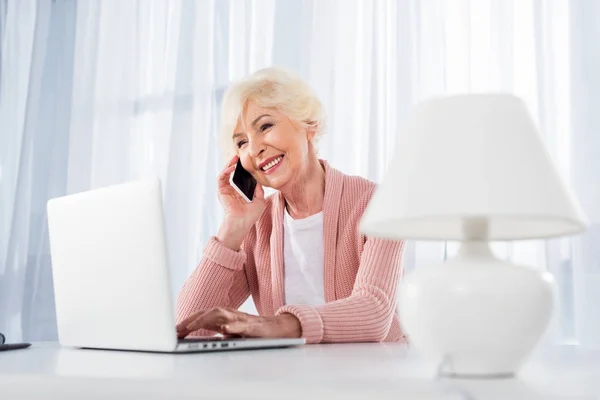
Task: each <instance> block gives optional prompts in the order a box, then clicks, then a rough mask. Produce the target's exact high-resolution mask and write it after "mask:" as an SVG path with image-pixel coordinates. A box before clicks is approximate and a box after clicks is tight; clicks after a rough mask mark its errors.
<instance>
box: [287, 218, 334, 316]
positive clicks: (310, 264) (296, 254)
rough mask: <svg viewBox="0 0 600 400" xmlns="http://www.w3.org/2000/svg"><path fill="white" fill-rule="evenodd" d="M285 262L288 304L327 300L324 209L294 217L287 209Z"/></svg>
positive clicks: (315, 302) (311, 303) (313, 303)
mask: <svg viewBox="0 0 600 400" xmlns="http://www.w3.org/2000/svg"><path fill="white" fill-rule="evenodd" d="M284 214H285V216H284V223H283V262H284V271H285V272H284V275H285V303H286V304H308V305H313V306H315V305H321V304H325V289H324V285H323V212H320V213H318V214H315V215H311V216H310V217H308V218H303V219H293V218H292V217H291V215H290V214H289V213H288V212H287V210H285V211H284Z"/></svg>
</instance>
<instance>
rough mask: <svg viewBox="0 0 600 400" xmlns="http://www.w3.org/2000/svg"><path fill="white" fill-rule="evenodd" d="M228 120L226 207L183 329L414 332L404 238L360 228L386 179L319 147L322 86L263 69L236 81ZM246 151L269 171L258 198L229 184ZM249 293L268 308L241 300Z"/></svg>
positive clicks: (258, 174)
mask: <svg viewBox="0 0 600 400" xmlns="http://www.w3.org/2000/svg"><path fill="white" fill-rule="evenodd" d="M222 126H223V135H224V136H225V140H226V146H228V147H229V149H231V150H232V153H233V154H235V155H234V156H233V158H231V160H230V161H229V162H228V164H227V167H226V168H225V169H224V170H223V171H222V173H221V174H220V175H219V177H218V186H219V199H220V202H221V204H222V205H223V208H224V210H225V218H224V220H223V223H222V224H221V227H220V229H219V232H218V234H217V235H216V236H214V237H212V238H211V239H210V241H209V242H208V244H207V245H206V248H205V249H204V255H203V258H202V260H201V262H200V264H199V265H198V267H197V268H196V270H195V271H194V272H193V274H192V275H191V276H190V277H189V278H188V280H187V281H186V282H185V284H184V286H183V288H182V290H181V292H180V294H179V296H178V300H177V321H178V324H177V332H178V336H179V337H185V336H188V335H192V336H206V335H210V334H215V333H222V334H225V335H240V336H243V337H265V338H297V337H303V338H305V339H306V341H307V343H321V342H323V343H324V342H366V341H369V342H381V341H400V340H403V339H404V335H403V333H402V330H401V327H400V323H399V320H398V315H397V313H396V290H397V287H398V283H399V280H400V277H401V275H402V269H401V255H402V248H403V242H397V241H389V240H382V239H377V238H371V237H365V236H363V235H362V234H361V233H360V232H359V229H358V226H359V221H360V218H361V216H362V215H363V212H364V211H365V208H366V206H367V203H368V202H369V200H370V198H371V196H372V195H373V191H374V189H375V184H374V183H373V182H370V181H368V180H366V179H363V178H360V177H356V176H348V175H345V174H343V173H342V172H340V171H338V170H336V169H334V168H333V167H331V166H330V165H329V164H328V163H327V162H326V161H324V160H320V159H319V158H318V156H317V147H316V145H317V140H318V138H319V136H320V135H321V134H322V133H323V132H324V129H325V113H324V109H323V105H322V104H321V102H320V101H319V99H318V98H317V96H316V95H315V93H314V92H313V90H312V89H311V88H310V87H309V86H308V85H307V84H306V83H304V82H303V81H301V80H300V79H299V78H298V77H296V76H295V75H293V74H291V73H289V72H287V71H284V70H281V69H277V68H267V69H263V70H260V71H258V72H256V73H254V74H253V75H251V76H249V77H247V78H246V79H244V80H242V81H240V82H238V83H236V84H235V85H233V86H232V87H230V88H229V90H228V91H227V93H226V94H225V98H224V101H223V121H222ZM238 159H239V160H241V163H242V166H243V167H244V169H246V170H247V171H248V172H249V173H250V174H251V175H252V176H253V177H254V178H256V180H257V181H258V185H257V186H256V191H255V196H254V199H253V201H252V202H251V203H247V202H246V201H244V200H243V199H242V198H241V196H240V195H239V194H238V193H237V192H236V191H235V190H234V189H233V188H232V187H231V186H230V184H229V176H230V174H231V173H232V172H233V171H234V169H235V165H236V163H237V161H238ZM263 186H264V187H270V188H273V189H275V190H276V192H275V193H274V194H273V195H271V196H269V197H267V198H265V196H264V192H263V188H262V187H263ZM249 295H252V298H253V300H254V304H255V305H256V309H257V310H258V313H259V315H258V316H255V315H249V314H246V313H243V312H240V311H238V310H237V308H238V307H239V306H240V305H242V304H243V303H244V301H245V300H246V299H247V298H248V296H249Z"/></svg>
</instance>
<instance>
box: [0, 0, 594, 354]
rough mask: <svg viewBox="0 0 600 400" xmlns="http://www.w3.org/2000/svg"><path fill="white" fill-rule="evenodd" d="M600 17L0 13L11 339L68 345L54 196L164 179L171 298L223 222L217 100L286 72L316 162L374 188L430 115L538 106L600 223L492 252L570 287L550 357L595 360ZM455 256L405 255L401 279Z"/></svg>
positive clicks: (135, 4) (4, 298)
mask: <svg viewBox="0 0 600 400" xmlns="http://www.w3.org/2000/svg"><path fill="white" fill-rule="evenodd" d="M3 2H4V4H5V5H4V8H3V7H2V4H3ZM2 10H4V13H5V15H6V18H5V19H3V17H2ZM599 17H600V4H598V3H597V2H596V1H594V0H581V1H578V2H569V1H568V0H546V1H543V0H477V1H474V0H378V1H363V0H337V1H335V0H318V1H317V0H300V1H295V0H278V1H275V0H229V1H221V0H198V1H196V0H139V1H133V0H132V1H123V2H116V1H114V2H113V1H104V2H100V1H86V0H80V1H78V2H70V1H66V0H56V1H54V2H50V0H48V1H43V0H39V1H37V2H36V1H32V0H0V34H2V36H1V38H2V41H1V43H2V46H1V47H0V50H1V51H0V54H1V55H2V64H1V68H0V71H1V74H2V75H1V76H2V79H1V80H0V88H1V93H2V98H1V99H2V102H1V103H0V104H1V106H2V108H1V110H0V129H1V132H2V133H1V136H0V155H1V157H2V158H0V168H1V169H0V193H1V195H2V205H1V208H0V211H1V214H0V217H1V219H0V274H2V275H0V289H1V291H0V331H7V332H8V334H9V336H10V335H12V336H13V338H15V340H18V339H20V338H24V339H26V340H34V339H54V338H55V337H56V327H55V322H54V320H53V313H54V305H53V300H52V282H51V274H50V264H49V259H48V254H47V253H48V248H47V237H46V236H47V233H46V225H45V216H44V210H43V208H44V204H45V201H46V200H47V198H48V197H52V196H56V195H60V194H64V193H74V192H78V191H81V190H86V189H89V188H95V187H101V186H105V185H109V184H112V183H120V182H125V181H129V180H133V179H136V178H140V177H143V176H147V175H158V176H159V177H160V178H161V180H162V182H163V190H164V198H165V217H166V222H167V232H168V237H169V249H170V261H171V269H172V287H173V292H174V294H175V293H176V291H177V290H178V289H179V287H180V286H181V284H182V282H183V280H184V279H185V278H186V277H187V275H188V274H189V273H190V272H191V271H192V270H193V269H194V268H195V266H196V264H197V262H198V261H199V258H200V257H201V253H202V249H203V247H204V243H206V241H207V240H208V238H209V236H210V235H212V234H214V233H215V232H216V231H217V228H218V225H219V222H220V219H221V216H222V214H221V209H220V205H219V203H218V201H217V198H216V184H215V178H216V176H217V174H218V173H219V171H220V170H221V168H222V167H223V164H224V160H222V159H221V156H220V152H219V151H218V148H217V137H216V133H217V128H218V123H219V121H218V113H219V107H220V100H221V97H222V93H223V91H224V90H225V89H226V87H227V86H228V85H229V84H230V83H231V82H232V81H233V80H235V79H238V78H241V77H243V76H245V75H247V74H249V73H251V72H252V71H255V70H256V69H258V68H262V67H266V66H270V65H279V66H282V67H285V68H289V69H291V70H294V71H296V72H297V73H299V74H300V75H301V76H302V77H303V78H304V79H306V80H307V81H308V82H310V83H311V85H312V86H313V87H314V88H315V89H316V91H317V92H318V94H319V95H320V97H321V99H322V100H323V102H324V103H325V105H326V107H327V110H328V114H329V130H328V132H327V133H326V134H325V136H324V137H323V140H322V141H321V143H320V155H321V156H322V157H323V158H326V159H327V160H329V162H330V163H331V164H333V165H334V166H335V167H337V168H338V169H340V170H342V171H344V172H346V173H349V174H358V175H362V176H365V177H368V178H370V179H372V180H374V181H379V180H380V179H381V177H382V175H383V173H384V172H385V168H386V165H387V162H388V160H389V158H390V156H391V154H390V151H391V149H393V146H394V143H395V138H396V136H397V135H398V134H402V127H403V124H404V122H405V121H406V116H407V113H408V112H409V110H410V107H411V105H412V104H414V103H415V102H416V101H419V100H422V99H425V98H428V97H430V96H436V95H442V94H447V93H466V92H480V91H505V92H512V93H515V94H517V95H519V96H521V97H522V98H524V99H525V101H526V102H527V104H528V105H529V107H530V110H531V112H532V114H533V115H534V118H535V119H536V121H537V123H538V125H539V127H540V128H541V130H542V132H543V134H544V137H545V139H546V143H547V146H548V148H549V150H550V151H551V153H552V154H553V156H554V158H555V160H556V162H557V163H558V165H559V166H560V169H561V171H562V172H563V174H564V176H565V178H566V179H567V180H568V182H569V183H570V184H571V185H572V187H573V188H574V189H575V190H576V192H577V194H578V195H579V198H580V200H581V202H582V205H583V206H584V210H585V212H586V213H587V215H588V216H589V218H590V219H591V220H592V222H593V223H594V225H593V226H592V227H591V229H590V230H589V231H588V233H586V234H585V235H581V236H578V237H573V238H557V239H553V240H549V241H528V242H515V243H496V244H494V248H495V251H496V252H497V254H498V255H499V256H501V257H504V258H508V259H512V260H515V261H517V262H522V263H526V264H530V265H535V266H537V267H538V268H544V269H548V270H549V271H551V272H552V273H553V274H554V275H555V276H556V278H557V281H558V283H559V288H560V293H559V300H560V301H559V305H558V307H557V310H556V313H555V319H554V322H553V325H552V327H551V329H550V330H549V332H548V335H547V337H546V341H547V343H577V344H581V345H584V346H591V347H594V346H595V347H600V318H599V316H600V250H598V247H599V246H598V244H599V243H600V227H599V223H600V187H599V186H598V185H597V184H596V185H594V183H596V182H598V181H600V133H599V132H600V129H597V128H599V127H600V115H598V113H595V112H594V111H595V109H594V104H597V103H598V102H599V101H600V77H598V76H597V75H594V73H595V71H597V70H598V67H600V65H599V64H600V48H598V46H597V45H596V38H597V37H600V36H599V34H600V32H599V31H600V28H598V27H597V24H596V23H595V21H596V20H597V19H598V18H599ZM3 21H5V22H3ZM44 30H46V31H47V32H46V33H45V34H44ZM23 46H29V47H23ZM25 48H28V49H35V51H23V49H25ZM16 49H19V50H18V51H17V50H16ZM42 146H44V147H42ZM36 152H37V153H36ZM36 177H37V178H36ZM5 199H6V200H8V201H5ZM455 251H456V244H454V243H443V242H440V243H437V242H436V243H431V242H411V243H410V244H409V246H408V248H407V252H406V255H405V266H406V268H407V269H411V268H415V267H418V266H419V265H426V264H427V263H430V262H435V261H439V260H441V259H443V258H445V257H450V256H452V254H453V253H454V252H455ZM244 309H246V310H250V311H251V310H252V309H253V308H252V304H251V302H247V304H245V305H244Z"/></svg>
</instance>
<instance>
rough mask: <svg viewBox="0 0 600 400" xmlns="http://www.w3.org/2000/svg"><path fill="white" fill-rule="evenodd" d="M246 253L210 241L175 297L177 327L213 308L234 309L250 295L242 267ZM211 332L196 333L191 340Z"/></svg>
mask: <svg viewBox="0 0 600 400" xmlns="http://www.w3.org/2000/svg"><path fill="white" fill-rule="evenodd" d="M246 262H247V255H246V252H245V251H244V250H243V249H241V250H240V251H237V252H236V251H233V250H231V249H229V248H227V247H225V246H223V245H222V244H221V243H220V242H219V241H218V240H217V239H216V238H215V237H212V238H211V239H210V240H209V242H208V243H207V245H206V247H205V248H204V254H203V257H202V260H201V261H200V264H199V265H198V266H197V267H196V270H195V271H194V272H193V273H192V275H190V277H189V278H188V279H187V280H186V282H185V283H184V285H183V287H182V289H181V291H180V292H179V295H178V297H177V323H179V322H180V321H182V320H184V319H185V318H187V317H188V316H190V315H191V314H193V313H194V312H196V311H199V310H207V309H211V308H213V307H229V308H236V309H237V308H238V307H239V306H241V305H242V304H243V303H244V301H245V300H246V299H247V298H248V296H249V295H250V289H249V288H248V281H247V279H246V273H245V270H244V265H245V263H246ZM213 334H214V332H210V331H203V330H198V331H195V332H193V333H192V336H208V335H213Z"/></svg>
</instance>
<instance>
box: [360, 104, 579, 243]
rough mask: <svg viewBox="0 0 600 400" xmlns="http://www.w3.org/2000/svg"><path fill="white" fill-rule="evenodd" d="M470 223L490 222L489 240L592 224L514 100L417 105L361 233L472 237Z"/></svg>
mask: <svg viewBox="0 0 600 400" xmlns="http://www.w3.org/2000/svg"><path fill="white" fill-rule="evenodd" d="M469 221H485V222H486V224H485V225H483V226H485V227H487V235H485V239H489V240H517V239H531V238H545V237H553V236H559V235H566V234H574V233H577V232H581V231H583V230H584V229H585V228H586V221H585V217H584V215H583V213H582V212H581V210H580V207H579V205H578V204H577V201H576V200H575V198H574V196H573V195H572V193H571V191H570V189H569V188H568V187H567V185H566V184H565V182H563V180H562V179H561V177H560V175H559V173H558V170H557V168H556V166H555V165H554V163H553V161H552V160H551V158H550V156H549V154H548V152H547V150H546V148H545V147H544V144H543V141H542V138H541V137H540V134H539V133H538V131H537V129H536V127H535V125H534V123H533V121H532V118H531V116H530V115H529V113H528V111H527V108H526V106H525V104H524V103H523V102H522V101H521V100H520V99H518V98H517V97H515V96H512V95H506V94H479V95H460V96H452V97H447V98H440V99H434V100H429V101H426V102H424V103H421V104H419V105H418V106H416V107H415V109H414V110H413V112H412V114H411V117H410V120H409V124H408V130H406V131H404V132H401V134H400V135H399V137H398V143H397V147H396V152H395V154H394V157H393V158H392V160H391V162H390V164H389V166H388V170H387V173H386V175H385V178H384V179H383V182H382V183H381V185H379V186H378V188H377V190H376V192H375V194H374V196H373V198H372V200H371V202H370V204H369V206H368V208H367V210H366V212H365V214H364V216H363V220H362V222H361V231H362V232H363V233H365V234H367V235H372V236H379V237H387V238H393V239H405V238H406V239H437V240H465V239H467V238H466V237H465V236H466V234H465V223H469Z"/></svg>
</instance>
